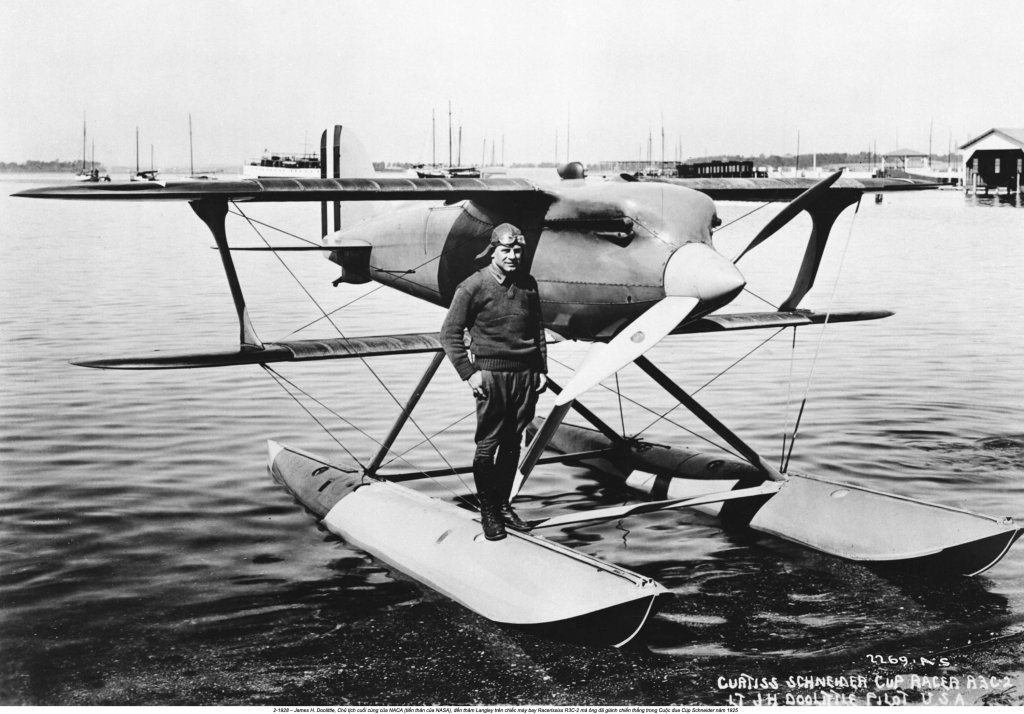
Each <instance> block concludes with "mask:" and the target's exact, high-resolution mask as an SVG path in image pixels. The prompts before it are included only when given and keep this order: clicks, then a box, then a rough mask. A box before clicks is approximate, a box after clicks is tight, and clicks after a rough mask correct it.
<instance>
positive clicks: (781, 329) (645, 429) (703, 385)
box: [634, 327, 786, 436]
mask: <svg viewBox="0 0 1024 714" xmlns="http://www.w3.org/2000/svg"><path fill="white" fill-rule="evenodd" d="M785 329H786V328H785V327H780V328H779V329H778V330H776V331H775V332H773V333H772V334H771V335H769V336H768V337H766V338H765V339H763V340H762V341H761V342H759V343H758V344H757V345H755V346H754V347H753V348H751V349H750V350H748V351H747V352H746V353H745V354H744V355H742V356H741V357H739V358H738V359H736V360H735V361H733V362H732V364H730V365H729V366H727V367H726V368H725V369H723V370H721V371H720V372H719V373H718V374H716V375H715V376H714V377H712V378H711V379H709V380H708V381H706V382H704V384H702V385H700V386H699V387H697V389H695V390H694V391H693V393H692V395H691V396H697V395H698V394H700V393H701V391H703V390H704V389H705V388H706V387H709V386H711V384H712V383H714V382H715V381H716V380H718V379H719V378H720V377H723V376H724V375H725V374H726V373H727V372H728V371H729V370H731V369H732V368H733V367H735V366H737V365H738V364H740V363H741V362H743V361H744V360H746V359H747V358H748V357H750V355H752V354H754V353H755V352H757V351H758V350H759V349H761V348H762V347H764V346H765V345H766V344H768V343H769V342H771V341H772V340H774V339H775V338H776V337H778V336H779V334H780V333H781V332H782V331H783V330H785ZM680 406H681V405H680V404H675V405H673V406H672V407H671V408H669V409H668V411H666V412H664V413H663V414H660V415H659V416H658V418H657V419H655V420H654V421H652V422H651V423H650V424H648V425H647V426H645V427H644V428H643V429H641V430H640V431H638V432H637V433H636V434H634V436H640V435H641V434H643V433H644V432H645V431H647V430H648V429H650V428H651V427H653V426H654V425H655V424H657V423H658V422H659V421H661V420H662V419H665V418H666V417H667V416H668V415H669V414H671V413H672V412H674V411H675V410H676V409H678V408H679V407H680ZM651 411H652V412H653V413H655V414H657V412H654V411H653V410H651ZM668 421H669V422H670V423H673V424H674V423H675V422H672V421H671V420H668ZM690 433H693V432H690Z"/></svg>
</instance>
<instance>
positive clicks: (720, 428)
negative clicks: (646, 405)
mask: <svg viewBox="0 0 1024 714" xmlns="http://www.w3.org/2000/svg"><path fill="white" fill-rule="evenodd" d="M634 361H635V362H636V365H637V367H639V368H640V369H642V370H643V371H644V372H646V373H647V375H648V376H650V377H651V379H653V380H654V381H655V382H657V383H658V385H659V386H660V387H661V388H662V389H664V390H665V391H666V392H668V393H669V394H671V395H672V396H673V397H675V398H676V399H678V400H679V403H680V404H682V405H683V406H684V407H686V408H687V409H689V410H690V411H691V412H693V414H694V416H696V417H697V418H698V419H700V420H701V421H702V422H704V423H705V424H707V425H708V426H709V427H711V429H712V431H714V432H715V433H716V434H718V435H719V436H720V437H722V438H723V439H725V440H726V442H727V443H728V444H729V446H731V447H732V448H734V449H736V450H737V451H739V452H740V454H742V455H743V458H745V459H746V460H747V461H749V462H750V463H751V465H753V466H755V467H757V469H758V470H759V471H761V473H763V474H764V475H765V476H767V477H768V478H770V479H771V480H772V481H785V480H786V477H785V476H783V475H782V474H781V473H779V472H778V470H777V469H775V468H774V467H773V466H772V465H771V464H769V463H768V462H767V461H765V460H764V459H762V458H761V455H760V454H758V453H757V452H756V451H754V449H752V448H751V447H750V445H748V444H747V442H745V441H743V439H741V438H740V437H739V436H737V435H736V434H735V433H733V431H732V430H731V429H729V427H727V426H726V425H725V424H723V423H722V422H720V421H718V419H716V418H715V416H714V415H713V414H712V413H711V412H709V411H708V410H707V409H705V408H704V407H702V406H701V405H700V404H699V403H698V402H697V400H696V399H694V398H693V397H691V396H690V395H689V394H687V393H686V392H685V391H683V388H682V387H680V386H679V385H678V384H676V383H675V382H673V381H672V380H671V379H669V377H668V375H666V374H665V373H664V372H662V371H661V370H660V369H658V368H657V367H656V366H655V365H654V363H653V362H651V361H650V360H649V359H647V358H646V357H644V356H643V355H641V356H639V357H637V358H636V360H634Z"/></svg>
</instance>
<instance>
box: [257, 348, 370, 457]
mask: <svg viewBox="0 0 1024 714" xmlns="http://www.w3.org/2000/svg"><path fill="white" fill-rule="evenodd" d="M260 367H262V368H263V371H264V372H266V373H267V374H269V375H270V376H271V378H272V379H273V380H274V381H275V382H277V385H278V386H279V387H281V389H283V390H284V393H285V394H287V395H288V396H289V397H291V398H292V400H293V401H294V402H295V403H296V404H298V405H299V407H301V408H302V410H303V411H305V412H306V414H308V415H309V418H310V419H312V420H313V421H314V422H316V424H317V426H319V427H320V428H321V429H323V431H324V433H325V434H327V436H329V437H331V439H333V440H334V442H335V443H336V444H337V445H338V446H340V447H341V449H342V451H344V452H345V453H346V454H348V457H349V458H350V459H352V460H353V461H355V462H356V465H357V466H359V469H360V470H361V471H366V466H365V465H364V464H363V463H362V462H361V461H360V460H359V457H358V456H356V455H355V454H353V453H352V452H351V451H350V450H349V448H348V447H347V446H345V444H343V443H342V442H341V439H339V438H338V437H337V436H336V435H335V434H334V432H332V431H331V430H330V429H329V428H328V427H327V425H326V424H324V423H323V422H322V421H320V420H319V419H317V417H316V414H314V413H313V412H312V411H310V409H309V408H308V407H307V406H306V405H305V404H303V403H302V400H300V399H299V398H298V397H296V396H295V395H294V394H293V393H292V391H291V390H290V389H288V387H286V386H285V383H288V384H290V385H292V386H293V387H294V386H295V385H294V383H292V382H290V381H289V380H287V379H285V378H284V377H282V376H281V375H280V374H278V373H277V372H276V371H274V369H273V368H271V367H268V366H267V365H266V364H261V365H260ZM296 389H298V388H297V387H296ZM298 391H300V392H302V393H303V394H306V393H305V392H303V391H302V390H301V389H298ZM306 396H307V397H309V395H308V394H306ZM310 399H312V397H310ZM313 401H314V402H317V400H315V399H313ZM317 404H320V403H319V402H317ZM320 406H323V405H322V404H321V405H320ZM328 411H330V410H328ZM342 421H344V422H345V423H346V424H349V426H352V427H353V428H354V429H357V430H359V429H358V427H356V426H354V425H353V424H350V423H349V422H348V421H347V420H346V419H344V418H342ZM360 431H361V430H360Z"/></svg>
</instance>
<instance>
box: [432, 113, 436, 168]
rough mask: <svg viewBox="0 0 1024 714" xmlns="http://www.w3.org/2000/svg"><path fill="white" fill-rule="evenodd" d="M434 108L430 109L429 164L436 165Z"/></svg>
mask: <svg viewBox="0 0 1024 714" xmlns="http://www.w3.org/2000/svg"><path fill="white" fill-rule="evenodd" d="M434 114H435V110H434V109H431V110H430V165H431V166H437V119H436V118H435V117H434Z"/></svg>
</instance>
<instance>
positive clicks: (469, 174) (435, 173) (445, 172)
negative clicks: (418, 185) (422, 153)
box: [412, 164, 480, 178]
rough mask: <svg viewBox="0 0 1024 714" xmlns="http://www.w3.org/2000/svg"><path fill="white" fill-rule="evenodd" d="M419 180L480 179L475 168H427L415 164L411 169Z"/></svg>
mask: <svg viewBox="0 0 1024 714" xmlns="http://www.w3.org/2000/svg"><path fill="white" fill-rule="evenodd" d="M412 170H413V171H415V172H416V176H417V177H419V178H480V169H478V168H477V167H475V166H427V165H425V164H416V165H415V166H413V167H412Z"/></svg>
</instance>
